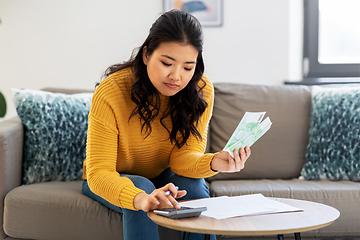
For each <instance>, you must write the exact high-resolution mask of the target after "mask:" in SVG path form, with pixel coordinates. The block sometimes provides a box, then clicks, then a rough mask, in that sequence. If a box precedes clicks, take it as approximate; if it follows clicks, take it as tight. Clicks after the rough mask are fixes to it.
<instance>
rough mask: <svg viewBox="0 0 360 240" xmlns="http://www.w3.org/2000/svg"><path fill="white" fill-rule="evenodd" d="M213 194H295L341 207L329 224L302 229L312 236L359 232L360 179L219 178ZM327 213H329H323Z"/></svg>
mask: <svg viewBox="0 0 360 240" xmlns="http://www.w3.org/2000/svg"><path fill="white" fill-rule="evenodd" d="M210 191H211V195H212V196H224V195H226V196H238V195H245V194H255V193H262V194H263V195H264V196H266V197H281V198H294V199H302V200H307V201H313V202H318V203H323V204H326V205H329V206H332V207H334V208H336V209H337V210H339V211H340V217H339V219H337V220H336V221H335V222H334V223H333V224H331V225H330V226H328V227H326V228H320V229H318V230H315V231H309V232H303V233H301V235H302V236H303V237H306V236H309V237H313V236H327V237H329V236H360V229H359V221H358V219H359V215H360V208H359V207H357V206H358V205H359V199H360V183H357V182H350V181H336V182H335V181H328V180H320V181H308V180H300V179H290V180H282V179H276V180H268V179H262V180H218V181H212V182H211V185H210ZM324 214H326V213H324Z"/></svg>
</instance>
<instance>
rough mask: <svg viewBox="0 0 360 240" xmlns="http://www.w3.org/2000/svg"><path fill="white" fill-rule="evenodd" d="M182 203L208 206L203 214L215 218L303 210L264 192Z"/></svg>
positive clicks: (186, 205)
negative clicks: (265, 194)
mask: <svg viewBox="0 0 360 240" xmlns="http://www.w3.org/2000/svg"><path fill="white" fill-rule="evenodd" d="M180 205H181V206H184V207H207V211H204V212H202V215H204V216H207V217H211V218H215V219H224V218H231V217H240V216H249V215H260V214H269V213H283V212H298V211H303V209H301V208H297V207H293V206H290V205H288V204H285V203H281V202H279V201H276V200H273V199H269V198H266V197H264V196H263V195H262V194H249V195H243V196H234V197H228V196H222V197H212V198H203V199H198V200H191V201H185V202H181V203H180Z"/></svg>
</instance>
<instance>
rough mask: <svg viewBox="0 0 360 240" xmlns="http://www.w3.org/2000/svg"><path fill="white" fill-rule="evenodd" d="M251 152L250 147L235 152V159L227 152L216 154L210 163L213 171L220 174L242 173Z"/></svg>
mask: <svg viewBox="0 0 360 240" xmlns="http://www.w3.org/2000/svg"><path fill="white" fill-rule="evenodd" d="M250 154H251V150H250V148H249V147H248V146H246V147H245V149H244V148H240V149H239V150H237V149H235V150H234V158H233V157H231V155H230V153H229V152H227V151H224V150H223V151H221V152H219V153H218V154H216V155H215V156H214V158H213V160H212V161H211V163H210V166H211V169H212V170H214V171H219V172H229V173H230V172H240V170H242V169H243V168H244V166H245V162H246V160H247V159H248V158H249V157H250Z"/></svg>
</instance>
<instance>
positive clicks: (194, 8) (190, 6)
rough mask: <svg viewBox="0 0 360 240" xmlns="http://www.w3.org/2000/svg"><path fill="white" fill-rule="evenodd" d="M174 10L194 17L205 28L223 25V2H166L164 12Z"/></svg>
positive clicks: (220, 0)
mask: <svg viewBox="0 0 360 240" xmlns="http://www.w3.org/2000/svg"><path fill="white" fill-rule="evenodd" d="M174 8H177V9H180V10H183V11H185V12H188V13H190V14H192V15H194V16H195V17H196V18H197V19H198V20H199V21H200V23H201V25H202V26H203V27H219V26H221V25H222V0H201V1H186V0H164V11H169V10H171V9H174Z"/></svg>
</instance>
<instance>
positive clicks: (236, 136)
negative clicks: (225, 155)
mask: <svg viewBox="0 0 360 240" xmlns="http://www.w3.org/2000/svg"><path fill="white" fill-rule="evenodd" d="M265 113H266V112H246V113H245V114H244V116H243V118H242V119H241V121H240V123H239V124H238V126H237V127H236V129H235V131H234V132H233V134H232V135H231V137H230V139H229V141H228V142H227V143H226V145H225V147H224V150H225V151H228V152H229V153H230V155H231V156H232V157H234V154H233V151H234V149H240V148H244V147H246V146H249V147H251V146H252V145H253V144H254V143H255V142H256V141H257V140H258V139H259V138H261V136H262V135H264V134H265V133H266V132H267V131H268V130H269V129H270V127H271V124H272V122H271V121H270V118H269V117H267V118H266V119H265V120H264V121H262V122H261V120H262V119H263V118H264V116H265Z"/></svg>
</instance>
